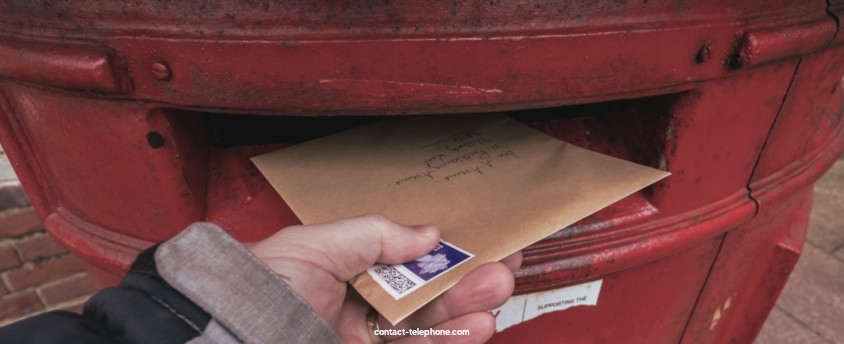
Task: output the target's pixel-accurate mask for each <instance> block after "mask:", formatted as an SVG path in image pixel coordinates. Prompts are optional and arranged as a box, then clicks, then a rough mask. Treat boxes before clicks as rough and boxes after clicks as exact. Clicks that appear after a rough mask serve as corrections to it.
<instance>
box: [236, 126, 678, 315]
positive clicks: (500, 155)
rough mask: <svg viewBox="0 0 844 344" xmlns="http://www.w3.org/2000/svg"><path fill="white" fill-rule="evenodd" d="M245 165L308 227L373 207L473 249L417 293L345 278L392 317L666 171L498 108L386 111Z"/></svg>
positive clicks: (364, 277) (368, 277)
mask: <svg viewBox="0 0 844 344" xmlns="http://www.w3.org/2000/svg"><path fill="white" fill-rule="evenodd" d="M252 161H253V162H254V163H255V165H256V166H257V167H258V169H260V171H261V172H262V173H263V174H264V175H265V176H266V178H267V179H268V180H269V182H270V183H271V184H272V185H273V187H274V188H275V189H276V191H278V193H279V194H280V195H281V196H282V197H283V198H284V200H285V202H287V204H288V205H289V206H290V208H291V209H292V210H293V211H294V212H295V213H296V215H297V216H298V217H299V219H300V220H301V221H302V223H304V224H314V223H322V222H326V221H331V220H335V219H339V218H345V217H353V216H357V215H361V214H366V213H380V214H383V215H385V216H387V217H388V218H390V219H392V220H394V221H396V222H398V223H402V224H405V225H419V224H435V225H436V226H437V227H438V228H440V231H441V233H442V240H444V241H446V242H448V243H450V244H452V245H454V246H456V247H457V248H459V249H461V250H462V251H464V252H468V253H469V254H472V255H474V257H471V258H469V259H467V260H465V261H463V262H462V263H460V264H459V265H456V266H452V267H451V268H450V269H447V270H445V272H444V273H441V274H440V275H437V276H436V277H435V278H433V279H430V280H428V281H427V282H425V283H421V284H420V283H407V285H411V284H415V285H416V286H415V288H416V289H413V291H412V292H409V293H407V294H406V295H403V296H401V297H400V298H399V299H396V297H395V296H394V295H393V294H391V293H389V292H388V291H387V289H388V288H387V287H386V285H385V286H384V287H382V286H381V285H379V284H378V283H376V280H375V279H374V278H373V276H376V275H373V273H368V272H363V273H361V274H359V275H357V276H356V277H355V278H354V279H353V280H352V281H351V282H350V283H351V285H352V286H353V287H354V288H355V289H356V290H357V291H358V292H359V293H360V294H361V295H362V296H363V297H364V298H365V299H366V300H367V301H368V302H369V303H370V304H371V305H372V306H373V307H375V309H377V310H378V312H379V313H381V315H382V316H383V317H385V318H386V319H387V320H389V321H390V322H391V323H393V324H395V323H397V322H399V321H401V320H402V319H404V318H405V317H407V316H408V315H410V314H412V313H413V312H414V311H416V310H417V309H419V308H420V307H422V306H424V305H425V304H426V303H428V302H429V301H431V300H432V299H434V298H436V297H437V296H438V295H440V294H442V293H443V292H444V291H446V290H447V289H448V288H450V287H451V286H453V285H454V284H455V283H457V282H458V281H459V280H460V279H461V278H462V277H463V276H465V275H466V274H467V273H468V272H469V271H471V270H472V269H474V268H476V267H478V266H480V265H481V264H484V263H487V262H492V261H498V260H500V259H502V258H504V257H506V256H508V255H510V254H512V253H514V252H516V251H518V250H521V249H522V248H524V247H526V246H528V245H530V244H532V243H534V242H537V241H539V240H540V239H542V238H544V237H546V236H548V235H550V234H552V233H554V232H555V231H557V230H559V229H561V228H564V227H566V226H568V225H571V224H573V223H575V222H577V221H578V220H580V219H582V218H584V217H586V216H588V215H590V214H592V213H594V212H596V211H598V210H600V209H601V208H604V207H606V206H608V205H610V204H612V203H613V202H615V201H618V200H620V199H622V198H624V197H626V196H628V195H630V194H632V193H634V192H636V191H638V190H640V189H642V188H644V187H646V186H648V185H650V184H652V183H654V182H656V181H658V180H660V179H662V178H664V177H666V176H668V175H669V173H667V172H664V171H660V170H657V169H653V168H650V167H646V166H641V165H637V164H634V163H631V162H627V161H624V160H620V159H616V158H613V157H609V156H606V155H602V154H598V153H595V152H592V151H589V150H586V149H582V148H579V147H576V146H573V145H571V144H567V143H565V142H562V141H560V140H557V139H555V138H552V137H550V136H548V135H545V134H544V133H541V132H539V131H537V130H535V129H533V128H530V127H528V126H526V125H524V124H522V123H519V122H517V121H515V120H513V119H510V118H508V117H506V116H503V115H499V114H485V115H463V116H434V117H429V116H425V117H413V116H411V117H397V118H389V119H385V120H382V121H378V122H375V123H371V124H368V125H364V126H361V127H357V128H354V129H351V130H348V131H344V132H341V133H338V134H334V135H329V136H326V137H322V138H319V139H316V140H313V141H308V142H305V143H301V144H298V145H294V146H291V147H287V148H283V149H280V150H278V151H275V152H271V153H267V154H264V155H260V156H257V157H254V158H252ZM435 252H436V251H435ZM440 258H442V257H440ZM449 259H451V258H449ZM452 260H453V259H452ZM420 264H421V263H420ZM429 265H430V264H429ZM419 266H422V265H419ZM373 269H374V268H373ZM373 269H370V270H373ZM429 270H431V269H429ZM378 271H381V272H382V273H383V269H382V270H378ZM406 272H407V271H405V273H406ZM417 272H419V271H417ZM423 272H427V271H423ZM419 276H422V275H419ZM402 279H405V278H403V277H402ZM379 280H381V281H383V279H379ZM399 282H401V281H399ZM392 283H398V282H396V281H393V282H392ZM402 288H407V287H402ZM396 290H401V289H394V290H393V292H395V291H396Z"/></svg>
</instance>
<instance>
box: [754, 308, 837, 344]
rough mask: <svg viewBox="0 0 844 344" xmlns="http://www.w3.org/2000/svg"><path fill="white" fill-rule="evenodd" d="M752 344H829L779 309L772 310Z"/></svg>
mask: <svg viewBox="0 0 844 344" xmlns="http://www.w3.org/2000/svg"><path fill="white" fill-rule="evenodd" d="M753 343H755V344H805V343H831V342H829V341H827V340H824V339H823V338H821V337H819V336H818V334H817V333H815V332H814V331H813V330H812V329H810V328H808V327H806V326H803V325H802V324H800V323H799V322H797V321H795V320H794V319H792V318H791V317H789V316H788V314H786V313H785V312H783V311H782V310H780V309H779V308H774V310H772V311H771V315H769V316H768V321H766V322H765V325H764V326H762V330H761V331H759V335H758V336H756V340H755V341H754V342H753Z"/></svg>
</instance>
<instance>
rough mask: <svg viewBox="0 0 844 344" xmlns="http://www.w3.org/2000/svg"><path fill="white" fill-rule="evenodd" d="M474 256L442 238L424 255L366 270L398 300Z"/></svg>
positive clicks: (374, 266) (377, 265)
mask: <svg viewBox="0 0 844 344" xmlns="http://www.w3.org/2000/svg"><path fill="white" fill-rule="evenodd" d="M474 256H475V255H473V254H471V253H469V252H466V251H464V250H462V249H460V248H459V247H457V246H455V245H453V244H451V243H449V242H446V241H442V240H440V243H439V245H437V247H436V248H435V249H434V250H433V251H431V253H428V254H427V255H425V256H424V257H422V258H419V259H417V260H414V261H410V262H407V263H404V264H397V265H384V264H376V265H373V266H372V267H370V268H369V269H367V270H366V271H367V272H368V273H369V275H370V276H372V279H373V280H375V282H376V283H378V285H380V286H381V288H384V290H386V291H387V293H388V294H390V296H392V297H393V298H395V299H396V300H398V299H400V298H402V297H404V296H405V295H407V294H410V293H411V292H413V291H414V290H416V289H419V287H421V286H423V285H425V284H426V283H428V282H429V281H431V280H433V279H435V278H437V277H438V276H440V275H442V274H444V273H446V272H447V271H449V270H451V269H453V268H455V267H456V266H458V265H460V264H462V263H463V262H465V261H467V260H469V259H470V258H472V257H474Z"/></svg>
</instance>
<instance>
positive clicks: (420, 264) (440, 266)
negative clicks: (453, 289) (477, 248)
mask: <svg viewBox="0 0 844 344" xmlns="http://www.w3.org/2000/svg"><path fill="white" fill-rule="evenodd" d="M470 257H472V255H471V254H469V253H468V252H465V251H463V250H461V249H459V248H457V247H455V246H453V245H451V244H449V243H447V242H445V241H440V244H439V245H437V248H435V249H434V250H433V251H431V253H428V255H426V256H424V257H422V258H419V259H417V260H414V261H412V262H407V263H404V264H402V266H404V267H405V268H406V269H408V270H410V272H412V273H413V274H415V275H416V276H419V278H421V279H423V280H424V281H426V282H427V281H430V280H431V279H433V278H434V277H437V276H439V275H441V274H442V273H444V272H446V271H448V270H450V269H451V268H453V267H455V266H457V265H459V264H460V263H462V262H464V261H465V260H466V259H469V258H470Z"/></svg>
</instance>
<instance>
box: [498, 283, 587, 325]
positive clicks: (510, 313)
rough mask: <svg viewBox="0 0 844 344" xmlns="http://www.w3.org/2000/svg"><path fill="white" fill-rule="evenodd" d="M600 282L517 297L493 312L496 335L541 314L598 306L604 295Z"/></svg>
mask: <svg viewBox="0 0 844 344" xmlns="http://www.w3.org/2000/svg"><path fill="white" fill-rule="evenodd" d="M603 281H604V280H597V281H592V282H588V283H583V284H578V285H573V286H570V287H565V288H560V289H555V290H549V291H542V292H538V293H533V294H526V295H517V296H513V297H511V298H510V299H509V300H507V302H506V303H504V305H502V306H501V307H498V308H496V309H494V310H492V311H491V312H492V315H493V316H495V331H496V332H501V331H503V330H504V329H506V328H508V327H510V326H513V325H517V324H520V323H522V322H525V321H528V320H531V319H533V318H536V317H538V316H540V315H542V314H545V313H550V312H556V311H562V310H565V309H568V308H571V307H575V306H595V305H597V304H598V295H600V294H601V283H602V282H603Z"/></svg>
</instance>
